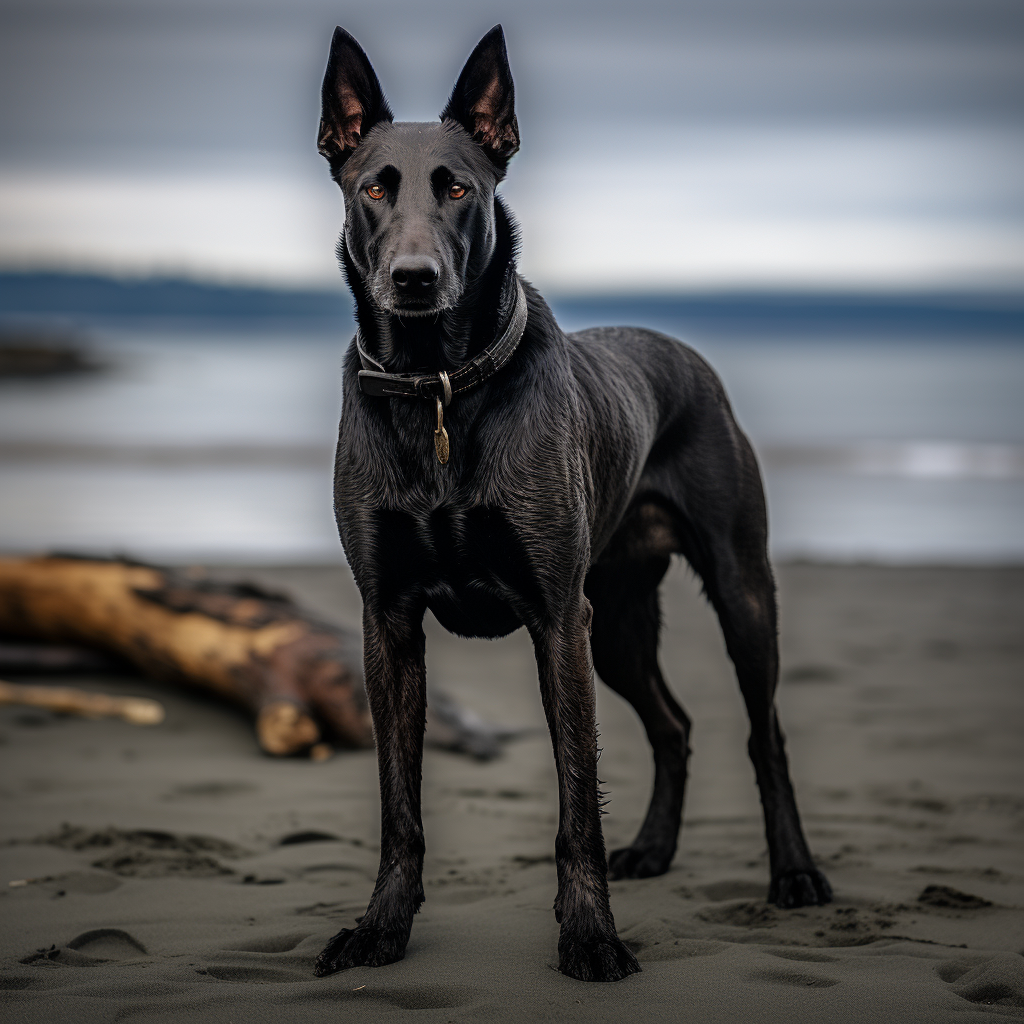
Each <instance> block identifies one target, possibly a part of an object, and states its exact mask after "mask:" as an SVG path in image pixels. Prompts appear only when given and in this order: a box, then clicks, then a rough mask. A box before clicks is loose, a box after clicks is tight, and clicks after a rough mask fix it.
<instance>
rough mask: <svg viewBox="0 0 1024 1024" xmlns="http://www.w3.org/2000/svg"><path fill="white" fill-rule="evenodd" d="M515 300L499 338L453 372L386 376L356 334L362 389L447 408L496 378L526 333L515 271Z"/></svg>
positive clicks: (523, 303)
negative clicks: (436, 401)
mask: <svg viewBox="0 0 1024 1024" xmlns="http://www.w3.org/2000/svg"><path fill="white" fill-rule="evenodd" d="M512 280H513V282H514V284H515V297H514V300H513V301H512V302H511V303H510V304H509V307H510V308H509V312H508V313H507V314H506V316H505V317H503V318H502V319H503V325H504V326H503V327H502V328H501V329H500V330H499V332H498V336H497V338H495V340H494V341H492V342H491V343H490V345H488V346H487V348H485V349H484V350H483V351H482V352H480V353H479V354H478V355H475V356H474V357H473V358H472V359H470V360H469V361H468V362H465V363H463V364H462V365H461V366H460V367H459V368H458V369H457V370H452V372H451V373H446V372H445V371H443V370H442V371H438V372H434V373H386V372H385V370H384V367H383V366H382V365H381V364H380V363H379V362H377V360H376V359H373V358H372V357H371V356H369V355H367V353H366V350H365V349H364V348H363V339H362V335H361V333H360V332H359V331H358V330H357V331H356V338H355V341H356V351H357V352H358V353H359V361H360V362H361V363H362V365H363V368H362V369H361V370H360V371H359V390H360V391H362V392H363V394H364V395H373V396H374V397H375V398H426V399H430V400H431V401H433V400H434V399H440V400H441V401H442V402H443V403H444V405H446V406H447V405H448V403H449V402H450V401H451V398H452V396H453V395H457V394H459V393H460V392H462V391H469V390H470V389H471V388H475V387H476V386H477V385H478V384H482V383H483V382H484V381H485V380H487V379H488V377H493V376H494V374H496V373H497V372H498V371H499V370H500V369H501V368H502V367H503V366H504V365H505V364H506V363H507V362H508V361H509V359H511V358H512V353H513V352H515V350H516V348H517V347H518V345H519V342H520V341H521V340H522V337H523V332H524V331H525V330H526V317H527V309H526V293H525V292H524V291H523V285H522V282H521V281H520V280H519V275H518V274H516V273H515V272H514V271H513V273H512Z"/></svg>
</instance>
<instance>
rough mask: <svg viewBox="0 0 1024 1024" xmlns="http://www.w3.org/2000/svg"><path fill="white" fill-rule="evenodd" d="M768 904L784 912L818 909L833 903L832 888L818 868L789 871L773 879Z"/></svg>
mask: <svg viewBox="0 0 1024 1024" xmlns="http://www.w3.org/2000/svg"><path fill="white" fill-rule="evenodd" d="M768 902H769V903H774V904H775V906H777V907H782V909H783V910H792V909H793V908H794V907H818V906H822V905H824V904H825V903H831V902H832V886H831V885H829V884H828V879H827V878H826V877H825V876H824V875H823V874H822V873H821V872H820V871H819V870H818V869H817V868H808V869H807V870H806V871H787V872H784V873H783V874H781V875H778V876H777V877H775V878H773V879H772V884H771V888H770V889H769V890H768Z"/></svg>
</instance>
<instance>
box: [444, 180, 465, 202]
mask: <svg viewBox="0 0 1024 1024" xmlns="http://www.w3.org/2000/svg"><path fill="white" fill-rule="evenodd" d="M465 194H466V186H465V185H460V184H459V183H458V182H456V183H455V184H454V185H452V187H451V188H450V189H448V197H449V198H450V199H461V198H462V197H463V196H464V195H465Z"/></svg>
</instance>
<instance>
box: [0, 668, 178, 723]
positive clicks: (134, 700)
mask: <svg viewBox="0 0 1024 1024" xmlns="http://www.w3.org/2000/svg"><path fill="white" fill-rule="evenodd" d="M0 704H24V705H26V706H27V707H32V708H46V709H48V710H49V711H56V712H58V713H60V714H64V715H81V716H82V717H83V718H123V719H124V720H125V721H126V722H131V723H132V725H159V724H160V723H161V722H162V721H163V720H164V709H163V705H161V704H160V702H159V701H155V700H150V699H149V698H148V697H113V696H111V695H110V694H107V693H90V692H89V691H88V690H75V689H72V688H71V687H70V686H25V685H23V684H20V683H8V682H6V681H5V680H2V679H0Z"/></svg>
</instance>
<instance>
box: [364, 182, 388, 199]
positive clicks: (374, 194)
mask: <svg viewBox="0 0 1024 1024" xmlns="http://www.w3.org/2000/svg"><path fill="white" fill-rule="evenodd" d="M366 194H367V195H368V196H369V197H370V198H371V199H383V198H384V186H383V185H370V186H369V187H368V188H367V189H366Z"/></svg>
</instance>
